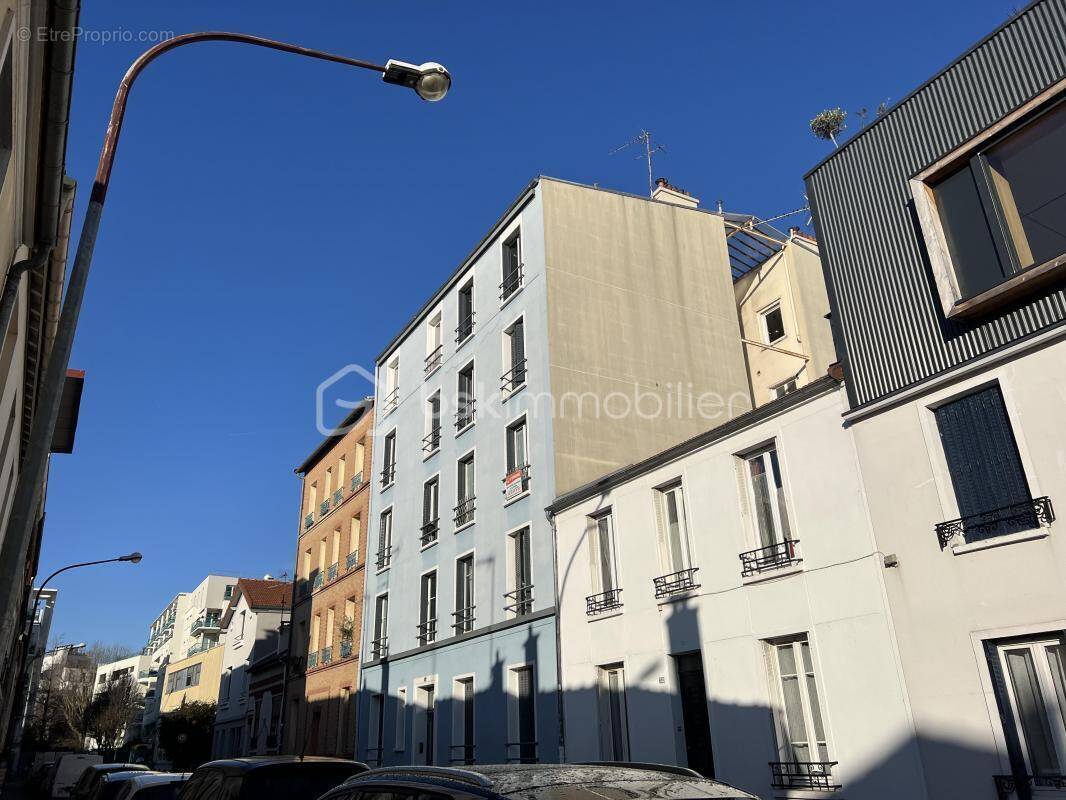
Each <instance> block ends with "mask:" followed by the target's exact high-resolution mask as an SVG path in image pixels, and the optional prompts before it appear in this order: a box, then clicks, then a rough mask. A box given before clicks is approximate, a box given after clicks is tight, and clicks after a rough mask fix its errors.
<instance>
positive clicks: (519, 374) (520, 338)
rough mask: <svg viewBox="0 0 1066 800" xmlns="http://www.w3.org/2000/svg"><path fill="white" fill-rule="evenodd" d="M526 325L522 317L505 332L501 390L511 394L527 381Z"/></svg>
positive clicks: (505, 393)
mask: <svg viewBox="0 0 1066 800" xmlns="http://www.w3.org/2000/svg"><path fill="white" fill-rule="evenodd" d="M525 331H526V326H525V322H524V321H523V319H522V318H519V319H517V320H515V321H514V322H513V323H512V324H511V327H509V328H507V330H505V331H504V332H503V368H504V372H503V375H502V376H501V380H502V381H503V384H502V385H501V386H500V391H501V392H503V394H504V395H505V396H506V395H509V394H513V393H514V392H516V391H518V390H519V389H520V388H521V387H522V386H524V385H525V383H526V333H525Z"/></svg>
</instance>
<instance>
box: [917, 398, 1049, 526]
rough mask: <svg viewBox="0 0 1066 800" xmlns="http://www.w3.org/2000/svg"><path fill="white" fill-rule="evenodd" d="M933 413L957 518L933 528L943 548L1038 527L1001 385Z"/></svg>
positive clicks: (1039, 509)
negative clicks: (956, 542) (957, 538)
mask: <svg viewBox="0 0 1066 800" xmlns="http://www.w3.org/2000/svg"><path fill="white" fill-rule="evenodd" d="M933 413H934V415H935V417H936V424H937V429H938V431H939V433H940V441H941V444H942V445H943V448H944V459H945V461H946V462H947V468H948V473H949V474H950V475H951V484H952V487H953V488H954V490H955V500H956V502H957V504H958V509H959V517H960V518H959V519H957V520H952V521H950V522H947V523H941V524H940V525H938V526H937V533H938V536H939V537H940V542H941V546H944V545H946V544H947V543H948V542H949V541H950V540H951V538H952V537H953V536H955V535H958V534H961V535H962V536H963V537H964V539H965V540H966V541H967V542H970V541H976V540H979V539H986V538H989V537H992V536H1000V535H1003V534H1007V533H1014V532H1017V531H1022V530H1027V529H1030V528H1036V527H1039V526H1040V524H1041V522H1042V521H1044V519H1045V518H1044V516H1043V514H1044V511H1043V508H1044V506H1043V505H1042V502H1041V501H1034V500H1033V499H1032V495H1031V494H1030V493H1029V483H1028V481H1027V480H1026V478H1025V471H1024V470H1023V469H1022V462H1021V457H1020V456H1019V454H1018V445H1017V443H1016V442H1015V440H1014V432H1013V430H1012V429H1011V424H1010V418H1009V417H1008V416H1007V409H1006V406H1005V405H1004V404H1003V395H1002V393H1001V392H1000V389H999V386H998V385H994V386H989V387H986V388H984V389H980V390H978V391H976V392H972V393H971V394H968V395H964V396H963V397H960V398H958V399H956V400H952V401H950V402H948V403H945V404H943V405H941V406H939V407H937V408H936V409H935V410H934V412H933ZM1042 501H1043V502H1046V498H1042Z"/></svg>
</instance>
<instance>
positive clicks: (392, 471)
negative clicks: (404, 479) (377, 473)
mask: <svg viewBox="0 0 1066 800" xmlns="http://www.w3.org/2000/svg"><path fill="white" fill-rule="evenodd" d="M394 480H396V464H386V465H385V466H384V467H383V468H382V470H381V486H382V488H384V487H386V486H391V485H392V482H393V481H394Z"/></svg>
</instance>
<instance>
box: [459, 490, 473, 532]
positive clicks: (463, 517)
mask: <svg viewBox="0 0 1066 800" xmlns="http://www.w3.org/2000/svg"><path fill="white" fill-rule="evenodd" d="M475 499H476V498H474V497H467V498H466V499H465V500H460V501H459V505H457V506H456V507H455V527H457V528H461V527H463V526H464V525H469V524H470V523H471V522H473V521H474V500H475Z"/></svg>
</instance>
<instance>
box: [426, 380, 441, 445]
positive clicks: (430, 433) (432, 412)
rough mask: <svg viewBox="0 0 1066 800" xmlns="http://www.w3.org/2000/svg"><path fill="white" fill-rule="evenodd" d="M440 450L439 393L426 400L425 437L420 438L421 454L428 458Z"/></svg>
mask: <svg viewBox="0 0 1066 800" xmlns="http://www.w3.org/2000/svg"><path fill="white" fill-rule="evenodd" d="M439 449H440V391H436V392H434V393H433V394H432V395H431V396H430V398H429V399H428V400H426V435H425V436H424V437H423V438H422V454H423V455H425V456H430V455H432V454H433V453H436V452H437V451H438V450H439Z"/></svg>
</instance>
